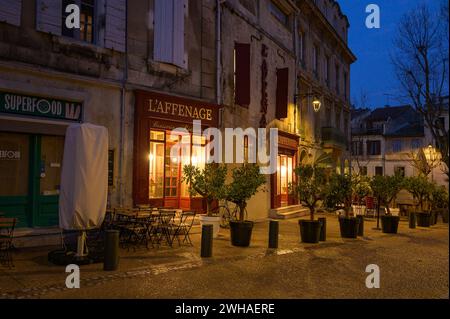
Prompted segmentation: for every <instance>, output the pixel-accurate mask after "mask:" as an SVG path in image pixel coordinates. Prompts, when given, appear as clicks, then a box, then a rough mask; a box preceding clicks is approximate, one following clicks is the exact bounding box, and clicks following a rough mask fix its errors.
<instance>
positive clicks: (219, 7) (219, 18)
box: [216, 0, 222, 105]
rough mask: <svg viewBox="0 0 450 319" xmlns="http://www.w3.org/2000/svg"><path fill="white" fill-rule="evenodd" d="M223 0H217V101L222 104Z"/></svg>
mask: <svg viewBox="0 0 450 319" xmlns="http://www.w3.org/2000/svg"><path fill="white" fill-rule="evenodd" d="M221 50H222V0H216V103H217V104H218V105H221V104H222V63H221Z"/></svg>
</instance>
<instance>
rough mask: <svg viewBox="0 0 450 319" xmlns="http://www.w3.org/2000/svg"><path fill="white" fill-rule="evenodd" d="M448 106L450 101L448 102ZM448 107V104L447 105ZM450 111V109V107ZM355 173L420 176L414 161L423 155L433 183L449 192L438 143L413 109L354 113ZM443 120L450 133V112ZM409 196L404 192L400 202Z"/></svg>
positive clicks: (443, 116)
mask: <svg viewBox="0 0 450 319" xmlns="http://www.w3.org/2000/svg"><path fill="white" fill-rule="evenodd" d="M447 103H448V100H447ZM447 105H448V104H447ZM447 110H448V106H447ZM352 113H353V114H352V125H351V126H352V146H351V149H352V169H353V171H354V172H355V173H359V174H362V175H367V176H375V175H393V174H395V172H400V173H401V174H402V175H404V176H406V177H409V176H416V175H418V174H419V171H418V170H417V168H416V167H414V165H413V164H412V159H413V158H414V157H417V154H418V152H419V151H423V154H424V156H425V160H426V161H427V162H428V163H429V165H430V166H431V167H433V169H432V170H431V173H430V176H429V178H430V180H433V181H435V182H436V183H438V184H440V185H444V186H446V187H447V188H448V180H447V175H446V174H445V170H446V167H445V165H444V164H443V163H441V162H440V159H439V155H438V151H437V150H436V148H435V147H436V145H435V142H434V139H433V137H432V135H431V133H430V131H429V129H428V128H427V126H426V125H425V123H424V120H423V118H422V116H421V115H420V114H418V113H417V112H416V111H415V110H414V109H413V108H412V107H411V106H409V105H402V106H385V107H380V108H375V109H373V110H370V109H355V110H352ZM440 120H441V121H442V122H443V124H444V127H445V129H446V130H447V131H448V111H447V112H445V114H441V117H440ZM406 195H407V194H405V192H402V194H401V196H400V200H402V198H404V197H406Z"/></svg>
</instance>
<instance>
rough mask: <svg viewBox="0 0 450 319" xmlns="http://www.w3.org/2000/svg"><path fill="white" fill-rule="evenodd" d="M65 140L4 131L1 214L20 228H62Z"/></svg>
mask: <svg viewBox="0 0 450 319" xmlns="http://www.w3.org/2000/svg"><path fill="white" fill-rule="evenodd" d="M63 150H64V137H60V136H45V135H29V134H19V133H2V132H0V212H3V213H5V215H6V216H8V217H16V218H18V219H19V224H18V226H19V227H45V226H56V225H58V197H59V196H58V195H59V185H60V174H61V165H62V156H63Z"/></svg>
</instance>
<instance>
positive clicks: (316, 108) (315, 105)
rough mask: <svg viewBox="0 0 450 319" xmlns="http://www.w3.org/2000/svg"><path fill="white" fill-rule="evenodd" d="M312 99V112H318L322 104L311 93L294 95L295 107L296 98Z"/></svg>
mask: <svg viewBox="0 0 450 319" xmlns="http://www.w3.org/2000/svg"><path fill="white" fill-rule="evenodd" d="M310 97H312V107H313V109H314V112H316V113H317V112H319V111H320V108H321V106H322V102H321V101H320V98H319V97H318V96H317V95H316V94H313V93H304V94H295V95H294V103H295V104H296V105H297V99H298V98H310Z"/></svg>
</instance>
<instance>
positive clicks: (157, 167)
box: [149, 131, 165, 198]
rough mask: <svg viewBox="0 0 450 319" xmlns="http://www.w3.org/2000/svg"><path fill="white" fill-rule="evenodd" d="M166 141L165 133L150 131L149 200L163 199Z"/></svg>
mask: <svg viewBox="0 0 450 319" xmlns="http://www.w3.org/2000/svg"><path fill="white" fill-rule="evenodd" d="M164 140H165V133H164V132H163V131H150V154H149V169H150V176H149V198H162V197H163V190H164Z"/></svg>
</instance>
